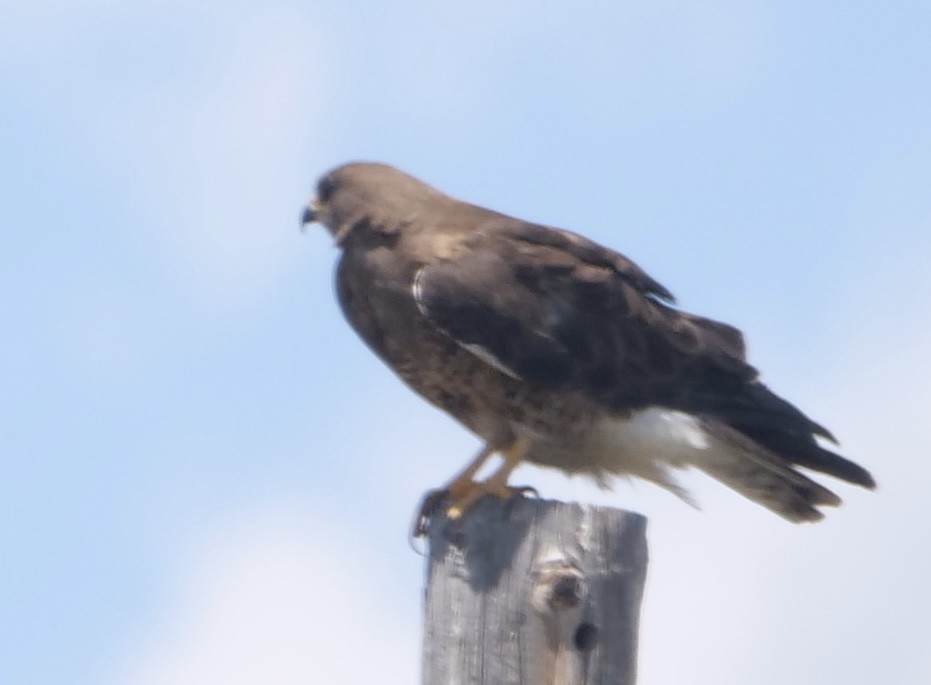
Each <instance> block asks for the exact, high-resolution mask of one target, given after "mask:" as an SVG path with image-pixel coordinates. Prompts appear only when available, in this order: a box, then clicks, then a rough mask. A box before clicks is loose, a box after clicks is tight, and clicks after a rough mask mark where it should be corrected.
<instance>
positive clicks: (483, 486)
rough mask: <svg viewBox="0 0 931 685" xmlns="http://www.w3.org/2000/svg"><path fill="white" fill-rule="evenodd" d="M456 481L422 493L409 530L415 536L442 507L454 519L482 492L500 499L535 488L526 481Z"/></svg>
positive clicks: (424, 531)
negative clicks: (508, 482) (525, 483)
mask: <svg viewBox="0 0 931 685" xmlns="http://www.w3.org/2000/svg"><path fill="white" fill-rule="evenodd" d="M458 485H459V487H458V488H456V490H455V491H454V490H452V489H446V488H441V489H439V490H429V491H428V492H427V493H426V494H425V495H424V496H423V499H422V500H421V502H420V507H419V508H418V510H417V517H416V519H415V522H414V528H413V531H412V534H413V536H414V537H415V538H419V537H423V536H424V535H426V534H427V528H428V527H429V525H430V521H431V520H433V518H434V517H435V516H436V515H437V514H438V513H440V512H441V511H442V510H443V509H445V510H446V512H445V513H446V516H447V517H448V518H449V519H450V520H451V521H457V520H459V519H461V518H462V517H463V516H465V515H466V514H467V513H468V512H469V510H470V509H471V508H472V507H474V506H475V505H476V504H477V503H478V501H479V500H481V499H482V498H483V497H485V496H486V495H491V496H492V497H497V498H498V499H501V500H509V499H511V498H512V497H522V496H524V495H527V494H532V495H534V496H536V495H537V494H538V493H537V491H536V489H535V488H532V487H530V486H529V485H517V486H515V485H505V484H503V483H491V482H488V481H470V482H469V483H468V484H465V483H459V484H458Z"/></svg>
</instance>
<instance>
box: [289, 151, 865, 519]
mask: <svg viewBox="0 0 931 685" xmlns="http://www.w3.org/2000/svg"><path fill="white" fill-rule="evenodd" d="M303 222H304V224H305V225H306V224H307V223H312V222H319V223H321V224H323V225H324V226H325V227H326V228H327V230H328V231H329V232H330V233H331V234H332V236H333V238H334V239H335V241H336V244H337V245H338V246H339V248H340V249H341V250H342V255H341V259H340V260H339V265H338V267H337V273H336V286H337V293H338V297H339V302H340V305H341V306H342V310H343V312H344V313H345V315H346V318H347V319H348V320H349V323H350V324H351V325H352V327H353V328H354V329H355V330H356V332H357V333H358V334H359V335H360V336H361V337H362V339H363V340H364V341H365V342H366V343H367V344H368V346H369V347H370V348H371V349H372V350H373V351H374V352H375V353H376V354H377V355H378V356H379V357H381V359H382V360H384V361H385V362H386V363H387V364H388V365H389V366H390V367H391V368H392V369H393V370H394V371H395V373H397V375H398V376H400V377H401V379H403V380H404V381H405V382H406V383H407V384H408V385H409V386H410V387H411V388H413V389H414V390H415V391H416V392H418V393H419V394H420V395H422V396H423V397H424V398H426V399H427V400H428V401H430V402H431V403H433V404H434V405H436V406H437V407H439V408H440V409H443V410H444V411H446V412H448V413H449V414H450V415H452V416H453V417H455V418H456V419H457V420H458V421H459V422H461V423H462V424H463V425H465V426H466V427H467V428H468V429H469V430H471V431H472V432H473V433H475V434H476V435H477V436H478V437H479V438H481V440H482V441H483V447H482V449H481V450H480V451H479V453H478V455H477V456H476V457H475V458H474V459H473V460H472V461H471V462H470V463H469V464H468V465H467V466H466V467H465V468H464V469H463V470H462V471H461V472H460V473H459V474H458V475H457V476H455V477H454V478H453V479H452V480H451V481H450V482H449V483H448V484H447V485H446V486H445V487H444V488H442V489H440V490H437V491H434V493H442V497H439V495H437V494H434V495H433V496H432V497H431V496H428V497H427V499H426V502H427V504H426V505H425V509H424V510H423V511H422V512H421V514H422V516H421V523H420V528H421V530H420V532H423V530H422V527H423V525H425V523H426V520H425V518H424V517H429V515H430V514H431V513H434V510H435V509H436V508H437V507H438V506H439V504H438V502H439V501H444V502H446V503H447V506H448V509H447V512H446V513H447V515H448V516H450V517H451V518H456V517H459V516H461V515H463V514H464V513H465V512H466V511H467V510H468V509H469V508H470V507H471V506H472V505H473V504H474V503H475V502H476V501H477V500H478V499H479V498H481V497H482V496H485V495H493V496H496V497H500V498H506V497H510V496H511V495H513V494H514V493H515V492H518V491H521V490H524V488H515V487H512V486H510V485H508V477H509V475H510V474H511V472H512V471H513V470H514V469H515V467H517V466H518V465H519V464H520V463H521V462H523V461H528V462H532V463H535V464H539V465H543V466H549V467H555V468H558V469H562V470H563V471H565V472H568V473H570V474H586V475H589V476H592V477H593V478H594V479H595V480H597V481H598V482H599V483H600V484H602V485H606V484H607V483H608V481H609V479H610V477H611V476H628V477H629V476H634V477H639V478H642V479H645V480H647V481H651V482H653V483H656V484H658V485H660V486H662V487H664V488H666V489H668V490H670V491H672V492H674V493H676V494H677V495H679V496H681V497H683V498H684V499H686V500H687V501H688V494H687V493H686V492H685V490H684V489H683V488H682V487H681V486H680V485H679V484H678V483H677V481H676V479H675V477H674V475H673V471H674V470H677V469H683V468H686V467H695V468H698V469H700V470H701V471H704V472H705V473H707V474H708V475H710V476H712V477H713V478H716V479H717V480H719V481H721V482H722V483H724V484H725V485H727V486H729V487H730V488H732V489H733V490H736V491H737V492H738V493H740V494H741V495H743V496H745V497H746V498H748V499H750V500H752V501H754V502H756V503H758V504H761V505H762V506H764V507H766V508H767V509H769V510H771V511H773V512H775V513H776V514H778V515H779V516H781V517H783V518H785V519H787V520H789V521H793V522H803V521H816V520H819V519H821V518H822V517H823V512H822V511H820V507H824V506H836V505H838V504H840V502H841V500H840V498H839V497H838V496H837V495H836V494H834V493H833V492H832V491H831V490H829V489H827V488H826V487H824V486H823V485H821V484H819V483H817V482H816V481H814V480H813V479H812V478H810V477H809V476H808V475H807V473H806V472H808V471H816V472H820V473H824V474H828V475H830V476H834V477H836V478H839V479H841V480H844V481H848V482H850V483H854V484H856V485H860V486H863V487H866V488H873V487H875V483H874V481H873V478H872V476H871V475H870V474H869V472H867V471H866V470H865V469H864V468H862V467H860V466H859V465H857V464H855V463H853V462H852V461H849V460H848V459H845V458H844V457H842V456H840V455H838V454H836V453H835V452H833V451H831V450H830V449H828V448H827V447H825V444H826V443H829V442H830V443H836V440H835V439H834V437H833V436H832V435H831V433H830V432H829V431H828V430H827V429H826V428H824V427H823V426H821V425H819V424H818V423H815V422H814V421H813V420H812V419H810V418H808V417H807V416H806V415H805V414H803V413H802V412H801V411H800V410H799V409H797V408H796V407H795V406H793V405H792V404H790V403H789V402H787V401H786V400H784V399H782V398H781V397H779V396H778V395H776V394H775V393H773V392H772V391H771V390H769V388H767V387H766V386H765V385H764V384H763V383H761V382H760V380H759V375H758V372H757V370H756V369H755V368H754V367H753V366H751V365H750V364H749V363H748V361H747V356H746V349H745V347H744V340H743V336H742V334H741V333H740V331H739V330H737V329H736V328H734V327H732V326H729V325H727V324H724V323H720V322H718V321H713V320H711V319H707V318H704V317H701V316H696V315H694V314H690V313H688V312H685V311H682V310H681V309H678V308H676V307H675V305H674V299H673V296H672V294H671V293H670V292H669V291H668V290H667V289H666V288H664V287H663V286H662V285H660V284H659V283H658V282H657V281H655V280H654V279H653V278H651V277H650V276H649V275H648V274H647V273H646V272H645V271H643V270H642V269H641V268H640V267H638V266H637V265H636V264H635V263H634V262H632V261H631V260H630V259H628V258H627V257H625V256H623V255H621V254H619V253H618V252H615V251H613V250H611V249H608V248H606V247H603V246H601V245H599V244H597V243H595V242H593V241H591V240H588V239H586V238H584V237H582V236H581V235H578V234H576V233H572V232H570V231H566V230H562V229H558V228H552V227H549V226H543V225H539V224H535V223H529V222H526V221H521V220H520V219H516V218H513V217H510V216H506V215H504V214H500V213H498V212H495V211H491V210H488V209H484V208H482V207H478V206H476V205H472V204H468V203H465V202H461V201H459V200H456V199H454V198H452V197H449V196H448V195H445V194H443V193H441V192H440V191H438V190H436V189H434V188H432V187H431V186H429V185H427V184H425V183H423V182H421V181H419V180H418V179H416V178H414V177H412V176H410V175H408V174H406V173H403V172H401V171H399V170H397V169H395V168H393V167H390V166H387V165H385V164H376V163H367V162H357V163H350V164H345V165H343V166H340V167H337V168H336V169H334V170H332V171H330V172H329V173H327V174H325V175H324V176H323V177H322V178H321V179H320V180H319V182H318V184H317V193H316V198H315V199H314V200H313V201H312V202H311V204H310V205H309V206H308V207H307V208H306V209H305V211H304V215H303ZM495 453H498V454H500V456H501V457H502V461H501V464H500V466H499V467H498V469H497V470H496V471H494V472H493V473H492V474H491V475H490V476H488V477H487V478H486V479H484V480H478V479H477V478H476V474H477V473H478V471H479V469H480V468H481V467H482V465H483V464H484V463H485V462H486V461H487V460H488V459H489V457H491V456H492V455H493V454H495ZM800 467H801V469H805V472H803V471H802V470H800Z"/></svg>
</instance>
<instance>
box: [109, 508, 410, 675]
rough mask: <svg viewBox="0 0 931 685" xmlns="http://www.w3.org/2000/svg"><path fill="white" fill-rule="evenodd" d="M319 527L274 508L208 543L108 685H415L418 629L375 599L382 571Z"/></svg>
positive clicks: (344, 537) (388, 600)
mask: <svg viewBox="0 0 931 685" xmlns="http://www.w3.org/2000/svg"><path fill="white" fill-rule="evenodd" d="M321 520H322V519H321V518H319V517H313V516H310V515H309V513H308V512H306V511H304V512H302V511H297V510H291V511H288V510H283V509H281V508H280V507H277V508H273V509H270V510H265V511H257V512H251V513H250V514H249V515H248V516H243V517H242V518H241V519H240V520H238V521H236V522H233V523H230V524H228V528H227V530H225V531H222V532H220V533H217V534H215V535H213V536H212V538H211V539H209V540H208V541H207V543H206V544H205V545H204V547H203V549H201V550H199V551H198V552H197V553H196V554H194V555H192V558H191V559H189V561H188V562H187V563H186V564H184V568H183V569H181V578H180V581H179V584H178V596H177V597H174V598H172V600H171V601H170V603H169V608H168V609H167V610H166V611H165V615H164V616H163V617H162V619H161V625H160V626H159V627H158V628H157V629H155V631H154V634H152V635H150V636H148V638H147V639H146V640H144V642H143V643H142V644H141V645H138V646H137V652H136V653H135V654H133V655H131V656H130V657H129V658H128V659H127V661H126V663H125V664H124V665H123V668H122V672H121V673H120V674H119V675H118V678H117V679H116V681H115V682H118V683H119V684H120V685H185V684H187V683H190V684H191V685H203V684H204V683H224V684H225V685H238V684H242V685H245V684H246V683H249V684H253V683H263V684H264V683H275V684H276V685H287V684H288V683H295V684H297V683H301V684H302V685H303V684H306V683H320V682H346V683H362V682H379V683H385V684H386V685H387V684H392V683H397V684H398V685H401V684H403V685H409V684H410V683H412V682H416V680H417V673H418V670H419V661H418V653H417V645H418V638H417V633H418V631H419V626H418V625H415V624H410V623H409V622H408V621H407V617H406V616H405V617H404V620H403V622H402V621H399V620H398V619H396V618H394V609H393V607H392V602H393V601H396V600H395V598H393V597H385V596H384V595H379V594H378V593H377V584H375V583H373V582H372V578H373V575H374V576H377V570H378V568H379V560H378V559H374V558H368V557H367V555H366V554H365V552H364V550H363V548H362V547H361V546H357V545H353V544H350V543H349V542H348V541H350V540H352V537H351V536H350V535H348V533H347V532H346V531H341V530H339V529H337V528H333V527H327V526H326V525H322V524H321ZM362 655H364V658H360V657H361V656H362Z"/></svg>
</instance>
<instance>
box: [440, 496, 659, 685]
mask: <svg viewBox="0 0 931 685" xmlns="http://www.w3.org/2000/svg"><path fill="white" fill-rule="evenodd" d="M428 539H429V545H430V549H429V557H428V561H427V589H426V603H425V623H424V654H423V683H424V685H609V684H610V685H633V684H634V682H635V680H636V657H637V624H638V619H639V614H640V599H641V597H642V595H643V584H644V581H645V579H646V567H647V545H646V519H645V518H644V517H643V516H640V515H639V514H634V513H630V512H625V511H620V510H618V509H608V508H604V507H590V506H582V505H579V504H566V503H563V502H554V501H546V500H539V499H532V498H524V497H517V498H514V499H512V500H511V501H510V502H501V501H497V500H494V499H492V498H485V499H484V500H482V501H481V502H479V503H478V504H477V505H476V506H475V507H474V508H473V509H472V510H471V511H470V512H469V513H468V514H467V515H466V516H465V517H464V519H463V520H461V521H450V520H448V519H445V518H442V517H437V518H436V520H434V521H432V522H431V524H430V529H429V532H428Z"/></svg>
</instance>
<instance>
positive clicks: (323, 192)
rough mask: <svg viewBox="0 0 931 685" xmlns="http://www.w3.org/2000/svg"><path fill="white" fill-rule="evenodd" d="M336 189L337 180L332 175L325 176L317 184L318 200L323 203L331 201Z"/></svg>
mask: <svg viewBox="0 0 931 685" xmlns="http://www.w3.org/2000/svg"><path fill="white" fill-rule="evenodd" d="M334 190H336V181H334V180H333V178H332V177H331V176H324V177H323V178H321V179H320V183H318V184H317V200H318V201H319V202H321V203H326V202H329V200H330V196H331V195H332V194H333V191H334Z"/></svg>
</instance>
